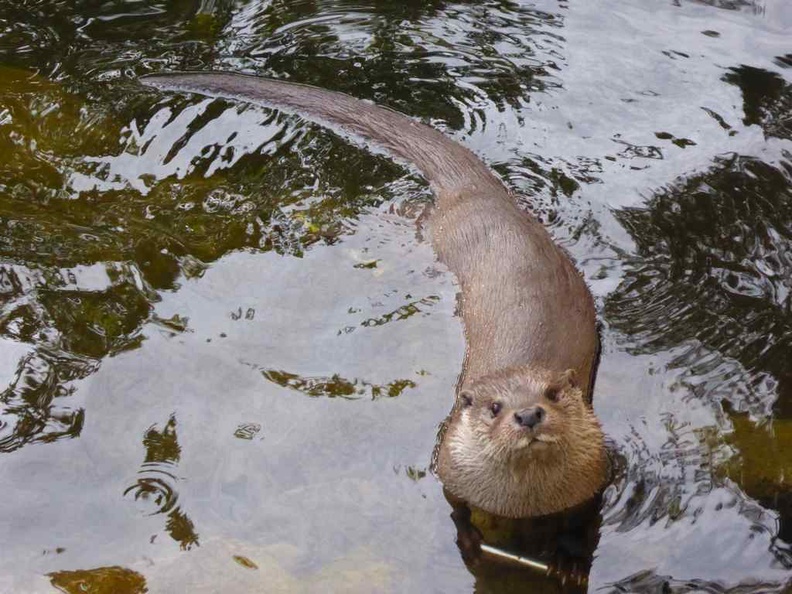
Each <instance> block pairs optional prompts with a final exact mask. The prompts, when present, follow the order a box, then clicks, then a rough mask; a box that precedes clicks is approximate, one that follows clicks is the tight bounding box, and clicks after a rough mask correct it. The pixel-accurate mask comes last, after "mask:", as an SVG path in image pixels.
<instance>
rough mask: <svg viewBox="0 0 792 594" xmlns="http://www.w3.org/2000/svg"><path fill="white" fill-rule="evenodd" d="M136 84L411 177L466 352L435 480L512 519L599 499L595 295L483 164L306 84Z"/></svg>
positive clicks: (189, 76)
mask: <svg viewBox="0 0 792 594" xmlns="http://www.w3.org/2000/svg"><path fill="white" fill-rule="evenodd" d="M141 81H142V82H143V83H144V84H146V85H149V86H153V87H156V88H158V89H161V90H168V91H182V92H189V93H198V94H201V95H206V96H212V97H224V98H230V99H237V100H242V101H246V102H250V103H255V104H259V105H264V106H268V107H275V108H278V109H282V110H285V111H288V112H292V113H297V114H298V115H300V116H303V117H305V118H307V119H309V120H312V121H316V122H319V123H323V124H325V125H329V126H330V127H331V128H336V129H340V130H341V131H343V132H345V133H347V134H351V135H353V136H357V137H362V138H363V139H366V140H369V141H371V142H373V143H374V144H376V145H378V146H379V147H381V148H383V149H384V150H385V151H387V152H388V153H390V154H391V155H392V156H394V157H395V158H396V159H399V160H402V161H404V162H406V163H407V164H409V165H412V166H414V167H416V168H417V169H418V170H419V171H420V172H421V174H422V175H423V176H424V177H425V178H426V179H427V180H428V181H429V183H430V185H431V188H432V190H433V192H434V195H435V204H434V208H432V209H431V212H429V213H428V216H426V217H425V221H424V225H425V227H426V228H427V229H428V231H429V236H430V241H431V243H432V245H433V248H434V250H435V253H436V255H437V257H438V259H439V260H440V261H441V262H443V263H444V264H445V265H446V266H447V267H448V269H449V270H450V271H451V272H452V273H453V274H454V275H455V276H456V279H457V281H458V284H459V287H460V295H461V297H460V310H461V317H462V321H463V326H464V333H465V341H466V354H465V360H464V362H463V368H462V373H461V374H460V380H459V383H458V386H457V394H456V398H455V401H454V405H453V407H452V409H451V414H450V415H449V418H448V419H447V422H446V426H445V429H444V431H443V432H442V437H441V441H440V442H439V445H438V450H437V455H436V465H435V468H436V472H437V475H438V476H439V478H440V480H441V481H442V482H443V485H444V486H445V487H446V489H447V490H448V491H450V493H451V494H452V495H453V496H455V497H457V498H459V499H461V500H463V501H465V502H466V503H467V504H469V505H471V506H473V507H475V508H480V509H482V510H484V511H486V512H489V513H492V514H495V515H499V516H505V517H526V516H542V515H546V514H551V513H554V512H559V511H562V510H565V509H568V508H572V507H574V506H576V505H578V504H580V503H582V502H584V501H586V500H588V499H590V498H592V497H594V496H595V495H596V494H597V493H598V491H599V490H600V489H601V488H602V486H603V484H604V482H605V478H606V455H605V445H604V437H603V433H602V430H601V428H600V424H599V422H598V420H597V418H596V416H595V415H594V413H593V411H592V409H591V386H592V384H593V376H594V373H595V359H596V355H597V349H598V336H597V330H596V316H595V311H594V303H593V299H592V296H591V293H590V292H589V290H588V287H587V286H586V283H585V281H584V280H583V278H582V276H581V274H580V273H579V272H578V271H577V269H576V268H575V266H574V265H573V263H572V261H571V260H570V258H569V257H568V255H567V254H566V252H565V251H564V250H562V249H561V248H560V247H559V246H557V245H556V244H555V243H554V242H553V240H552V238H551V237H550V234H549V233H548V232H547V230H546V229H545V228H544V227H543V226H542V225H541V224H540V223H539V222H538V221H537V220H536V219H535V218H533V217H532V216H531V215H529V214H528V213H526V212H524V211H522V210H521V209H520V208H518V206H517V204H516V202H515V200H514V199H513V197H512V196H511V194H510V193H509V191H508V190H507V188H506V187H505V186H504V185H503V183H502V182H501V181H500V180H499V179H498V178H497V177H496V176H495V174H493V172H492V171H491V170H490V169H489V168H488V167H487V166H486V165H485V164H484V163H483V162H482V161H481V160H480V159H479V158H478V157H477V156H476V155H474V154H473V153H472V152H471V151H469V150H468V149H466V148H465V147H463V146H462V145H460V144H458V143H457V142H455V141H453V140H452V139H450V138H449V137H447V136H446V135H444V134H443V133H441V132H440V131H438V130H436V129H434V128H431V127H429V126H427V125H425V124H421V123H419V122H417V121H415V120H413V119H411V118H409V117H408V116H405V115H403V114H401V113H398V112H396V111H393V110H391V109H388V108H385V107H381V106H377V105H374V104H372V103H368V102H365V101H362V100H359V99H355V98H353V97H350V96H348V95H345V94H343V93H338V92H334V91H327V90H324V89H319V88H316V87H312V86H308V85H302V84H296V83H291V82H283V81H279V80H272V79H264V78H259V77H255V76H248V75H242V74H235V73H226V72H176V73H169V74H155V75H148V76H144V77H142V78H141ZM577 378H581V382H578V381H577Z"/></svg>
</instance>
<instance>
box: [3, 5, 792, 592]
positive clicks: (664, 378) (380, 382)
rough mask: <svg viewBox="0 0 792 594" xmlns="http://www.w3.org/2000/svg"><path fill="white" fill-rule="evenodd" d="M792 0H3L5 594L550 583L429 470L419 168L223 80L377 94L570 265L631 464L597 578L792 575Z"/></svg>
mask: <svg viewBox="0 0 792 594" xmlns="http://www.w3.org/2000/svg"><path fill="white" fill-rule="evenodd" d="M791 67H792V5H790V4H789V3H788V1H787V0H733V1H731V0H707V1H700V2H692V1H686V0H678V1H672V0H661V1H650V0H624V1H620V2H616V1H611V2H606V1H604V0H586V1H585V2H584V1H582V0H570V1H561V0H559V1H557V2H551V1H539V2H536V3H527V2H511V1H495V0H491V1H483V2H465V1H462V2H444V1H441V0H435V1H425V2H417V1H411V0H407V1H400V2H396V1H390V2H384V1H376V0H369V2H367V3H366V2H360V1H359V0H334V1H330V0H328V1H309V0H299V1H286V0H272V1H270V2H268V1H266V0H238V1H232V0H201V1H200V2H199V1H193V0H174V1H172V2H164V1H162V2H158V1H156V0H115V1H102V0H85V1H79V0H78V1H66V0H62V1H60V2H56V1H47V0H38V1H37V0H21V1H20V0H0V336H1V337H2V338H0V376H2V377H1V378H0V382H1V384H0V386H2V392H0V453H2V455H0V476H2V495H1V496H0V539H1V541H0V551H1V552H0V592H3V593H6V592H8V593H17V592H19V593H33V592H36V593H38V592H55V591H57V589H60V590H61V591H65V592H80V591H89V592H121V593H128V592H135V593H137V592H144V591H146V590H148V591H149V592H254V591H255V592H329V591H335V592H361V593H363V592H443V593H445V592H471V591H475V592H482V593H483V592H511V591H521V592H523V591H534V592H548V591H555V590H557V589H558V587H559V585H558V583H557V582H555V581H554V580H552V579H551V580H542V579H540V578H538V577H536V576H533V575H530V574H526V572H516V571H513V570H510V569H507V568H498V567H490V566H487V567H483V568H482V567H479V568H478V569H474V570H473V571H472V572H471V571H469V570H468V569H467V568H466V566H465V564H464V563H463V561H462V558H461V556H460V551H459V549H458V548H457V546H456V544H455V537H456V528H455V526H454V524H453V522H452V521H451V520H450V519H449V513H450V511H451V509H450V507H449V505H448V504H447V503H446V501H445V499H444V498H443V495H442V490H441V487H440V485H439V483H438V482H437V481H436V479H434V478H433V477H432V475H431V474H430V473H428V472H427V470H428V466H429V461H430V456H431V451H432V447H433V444H434V439H435V434H436V430H437V426H438V423H439V422H440V421H441V420H442V419H443V417H444V415H445V414H446V412H447V411H448V408H449V407H450V404H451V398H452V393H453V387H454V383H455V380H456V375H457V373H458V372H459V369H460V365H461V360H462V355H463V346H464V344H463V338H462V330H461V327H460V322H459V319H458V318H457V317H456V316H455V315H454V307H455V293H456V289H455V286H454V280H453V278H451V276H450V275H449V274H448V273H447V272H446V271H445V270H444V269H443V268H442V267H441V266H439V265H438V264H437V263H436V262H435V260H434V255H433V253H432V251H431V249H430V247H429V246H428V244H426V243H425V242H421V241H420V240H419V238H417V237H416V233H415V223H414V217H415V215H416V213H417V212H418V211H419V210H420V207H421V205H423V204H424V203H426V202H427V201H429V200H430V193H429V191H428V188H427V186H426V184H425V183H424V182H423V181H422V180H421V179H420V178H419V177H418V176H416V175H415V174H414V173H412V172H410V171H408V170H405V169H403V168H400V167H399V166H397V165H394V164H393V163H392V162H391V161H389V160H388V159H387V158H385V157H383V156H380V155H378V154H373V153H371V152H369V151H367V150H366V149H365V148H364V147H359V146H355V145H350V144H349V143H348V142H347V141H345V140H343V139H341V138H339V137H337V136H335V135H333V134H332V133H329V132H327V131H325V130H322V129H321V128H318V127H316V126H313V125H309V124H306V123H305V122H303V121H302V120H300V119H299V118H296V117H292V116H285V115H283V114H280V113H278V112H274V111H269V110H265V109H260V108H253V107H249V106H245V105H238V104H234V103H231V102H224V101H210V100H206V99H201V98H196V97H186V96H175V95H165V94H160V93H156V92H152V91H151V90H146V89H143V88H141V87H140V86H139V85H138V84H137V83H136V77H137V76H139V75H141V74H144V73H147V72H153V71H169V70H176V69H209V68H224V69H231V70H237V71H243V72H248V73H257V74H262V75H274V76H278V77H281V78H287V79H291V80H295V81H301V82H308V83H313V84H316V85H320V86H323V87H327V88H330V89H334V90H340V91H346V92H349V93H351V94H354V95H356V96H358V97H363V98H369V99H373V100H375V101H377V102H380V103H382V104H385V105H389V106H391V107H394V108H396V109H399V110H401V111H403V112H405V113H407V114H410V115H412V116H415V117H417V118H420V119H422V120H424V121H427V122H430V123H432V124H433V125H435V126H436V127H439V128H441V129H443V130H445V131H446V132H447V133H448V134H450V135H452V136H453V137H455V138H456V139H458V140H459V141H460V142H462V143H463V144H465V145H467V146H468V147H470V148H471V149H472V150H474V151H475V152H476V153H477V154H479V155H480V156H481V157H482V159H484V160H485V161H486V162H487V163H488V164H490V165H491V166H492V167H493V168H494V169H495V170H496V171H497V172H498V173H499V174H500V175H501V176H502V178H503V179H504V180H505V182H506V183H507V184H508V185H509V186H510V187H511V188H512V189H513V190H514V191H515V192H516V193H518V194H519V195H520V200H521V202H522V204H523V205H524V206H525V208H527V209H530V210H531V211H533V212H534V213H535V214H536V215H537V216H539V217H540V218H541V219H542V220H543V221H544V222H545V223H546V224H547V225H548V226H549V227H550V229H551V230H552V232H553V234H554V236H555V237H556V238H557V239H558V241H559V242H561V243H562V244H563V245H564V246H566V247H567V249H568V250H569V251H570V252H571V254H572V255H573V256H574V257H575V258H576V260H577V261H578V263H579V266H580V267H581V269H582V270H583V271H584V273H585V275H586V277H587V279H588V281H589V284H590V286H591V287H592V290H593V292H594V294H595V296H596V298H597V301H598V306H599V310H600V317H601V320H602V324H603V344H604V352H603V358H602V364H601V367H600V373H599V379H598V384H597V391H596V394H595V406H596V409H597V412H598V413H599V415H600V417H601V418H602V420H603V422H604V425H605V428H606V430H607V433H608V434H609V436H610V437H611V438H612V440H613V441H614V443H615V446H616V447H617V448H618V450H619V451H620V452H621V455H622V456H623V458H624V460H625V462H624V467H623V469H622V470H621V472H620V473H619V475H618V476H617V478H616V480H615V482H614V484H613V485H612V486H611V487H610V488H609V489H608V491H607V492H606V493H605V497H604V501H603V504H602V510H601V520H599V521H600V524H599V542H598V545H597V548H596V553H595V556H594V559H593V567H592V569H591V574H590V581H591V586H590V591H592V592H647V593H649V592H664V593H665V592H685V593H687V592H717V593H721V592H731V593H738V592H739V593H741V594H744V593H758V592H762V593H768V592H784V591H787V589H788V588H792V581H791V580H792V483H791V482H790V480H791V479H790V477H792V297H791V295H792V69H791Z"/></svg>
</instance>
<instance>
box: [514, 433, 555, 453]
mask: <svg viewBox="0 0 792 594" xmlns="http://www.w3.org/2000/svg"><path fill="white" fill-rule="evenodd" d="M553 443H555V440H554V439H552V438H549V437H548V436H546V435H521V436H520V437H519V438H518V439H517V442H516V443H515V444H514V445H515V449H518V450H524V449H529V448H530V449H544V448H546V447H549V446H550V445H552V444H553Z"/></svg>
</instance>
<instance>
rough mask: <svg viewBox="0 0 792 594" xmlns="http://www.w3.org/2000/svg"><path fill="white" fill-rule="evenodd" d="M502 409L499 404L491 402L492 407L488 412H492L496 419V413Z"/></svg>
mask: <svg viewBox="0 0 792 594" xmlns="http://www.w3.org/2000/svg"><path fill="white" fill-rule="evenodd" d="M502 408H503V405H502V404H501V403H500V402H493V403H492V406H490V411H491V412H492V416H493V417H497V416H498V413H499V412H500V411H501V409H502Z"/></svg>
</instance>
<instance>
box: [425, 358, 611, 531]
mask: <svg viewBox="0 0 792 594" xmlns="http://www.w3.org/2000/svg"><path fill="white" fill-rule="evenodd" d="M437 472H438V474H439V476H440V478H441V480H442V481H443V483H444V485H445V487H446V488H447V489H448V490H449V491H450V492H451V493H452V494H454V495H455V496H457V497H459V498H461V499H464V500H465V501H467V502H468V503H469V504H471V505H473V506H475V507H479V508H481V509H483V510H485V511H488V512H490V513H494V514H497V515H501V516H507V517H527V516H538V515H545V514H549V513H554V512H557V511H561V510H564V509H567V508H569V507H573V506H574V505H577V504H579V503H583V502H584V501H586V500H587V499H589V498H591V497H592V496H594V495H595V494H596V493H597V491H599V489H600V488H601V487H602V485H603V483H604V480H605V474H606V456H605V446H604V436H603V434H602V429H601V427H600V424H599V421H598V420H597V418H596V416H595V415H594V413H593V411H592V410H591V408H590V407H589V405H588V403H587V402H586V400H585V398H584V394H583V391H582V390H581V389H580V387H579V386H578V385H577V382H576V380H575V373H574V372H573V371H571V370H570V371H567V372H564V373H554V372H550V371H546V370H542V369H536V368H532V367H521V368H515V369H509V370H505V371H501V372H497V373H494V374H491V375H488V376H485V377H482V378H479V379H477V380H476V381H474V382H471V383H469V384H465V385H463V386H462V387H461V389H460V390H459V392H458V394H457V401H456V403H455V405H454V409H453V410H452V412H451V416H450V418H449V421H448V426H447V429H446V433H445V435H444V437H443V441H442V443H441V445H440V451H439V455H438V462H437Z"/></svg>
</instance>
